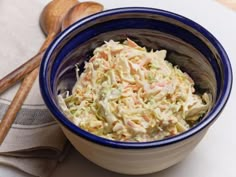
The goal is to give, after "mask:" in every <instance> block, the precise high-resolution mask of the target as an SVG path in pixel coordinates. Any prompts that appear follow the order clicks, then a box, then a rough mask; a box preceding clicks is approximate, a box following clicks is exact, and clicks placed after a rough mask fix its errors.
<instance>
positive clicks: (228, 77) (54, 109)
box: [39, 7, 233, 149]
mask: <svg viewBox="0 0 236 177" xmlns="http://www.w3.org/2000/svg"><path fill="white" fill-rule="evenodd" d="M122 13H150V14H158V15H161V16H165V17H169V18H173V19H175V20H177V21H180V22H182V23H184V24H186V25H188V26H190V27H192V28H195V29H196V30H197V31H198V32H200V33H201V34H203V35H204V37H206V38H207V39H208V40H209V41H210V42H211V43H212V45H213V46H214V47H215V48H216V49H217V51H218V52H219V55H220V58H221V62H222V63H223V66H222V67H223V71H224V80H225V82H224V84H223V86H222V87H223V88H222V90H223V91H222V94H221V95H220V96H219V98H218V100H217V102H216V103H215V105H214V107H213V108H212V110H211V111H210V112H209V114H208V115H207V116H206V117H205V118H204V119H203V120H202V121H201V122H199V123H198V124H197V125H195V126H194V127H192V128H190V129H189V130H187V131H185V132H183V133H181V134H179V135H176V136H173V137H169V138H165V139H162V140H156V141H150V142H122V141H114V140H109V139H105V138H102V137H99V136H96V135H94V134H91V133H89V132H87V131H85V130H83V129H81V128H79V127H77V126H76V125H75V124H73V123H72V122H71V121H70V120H68V119H67V118H66V116H65V115H64V114H63V113H62V112H61V111H60V110H59V108H58V106H57V104H56V103H55V101H54V100H53V99H52V98H51V94H50V91H49V90H50V89H49V88H50V86H49V85H48V82H47V68H48V63H49V60H50V57H51V55H52V54H53V51H54V49H55V48H56V47H57V46H58V44H59V43H60V42H61V41H62V40H63V39H64V38H65V37H66V36H67V35H68V34H70V33H71V32H73V31H74V30H76V29H77V28H79V27H80V26H82V25H84V24H85V23H89V22H91V21H92V20H94V19H97V18H101V17H105V16H109V15H114V14H122ZM39 84H40V91H41V95H42V97H43V100H44V102H45V104H46V106H47V107H48V109H49V110H50V112H51V113H52V114H53V116H54V117H55V118H56V120H57V121H59V122H60V123H61V124H62V125H63V126H64V127H66V128H67V129H69V130H70V131H72V132H73V133H74V134H76V135H78V136H80V137H82V138H85V139H87V140H89V141H92V142H93V143H96V144H100V145H103V146H107V147H113V148H121V149H143V148H153V147H161V146H165V145H170V144H173V143H177V142H180V141H183V140H185V139H187V138H189V137H191V136H193V135H195V134H196V133H198V132H200V131H201V130H203V129H204V128H207V127H208V125H210V124H211V123H213V122H214V120H216V118H217V117H218V116H219V114H220V113H221V112H222V110H223V108H224V106H225V104H226V103H227V100H228V98H229V96H230V92H231V89H232V84H233V73H232V68H231V64H230V60H229V58H228V56H227V53H226V52H225V50H224V48H223V47H222V45H221V44H220V42H219V41H218V40H217V39H216V38H215V37H214V36H213V35H212V34H211V33H210V32H209V31H208V30H206V29H205V28H204V27H202V26H201V25H199V24H198V23H196V22H194V21H192V20H190V19H188V18H186V17H184V16H181V15H178V14H176V13H173V12H169V11H166V10H161V9H156V8H149V7H124V8H114V9H110V10H105V11H102V12H99V13H97V14H94V15H91V16H88V17H86V18H83V19H81V20H79V21H77V22H76V23H74V24H73V25H71V26H70V27H69V28H67V29H65V30H64V31H63V32H62V33H61V34H59V35H58V36H57V37H56V39H55V40H54V41H53V42H52V43H51V45H50V46H49V47H48V49H47V51H46V52H45V54H44V56H43V59H42V62H41V67H40V72H39Z"/></svg>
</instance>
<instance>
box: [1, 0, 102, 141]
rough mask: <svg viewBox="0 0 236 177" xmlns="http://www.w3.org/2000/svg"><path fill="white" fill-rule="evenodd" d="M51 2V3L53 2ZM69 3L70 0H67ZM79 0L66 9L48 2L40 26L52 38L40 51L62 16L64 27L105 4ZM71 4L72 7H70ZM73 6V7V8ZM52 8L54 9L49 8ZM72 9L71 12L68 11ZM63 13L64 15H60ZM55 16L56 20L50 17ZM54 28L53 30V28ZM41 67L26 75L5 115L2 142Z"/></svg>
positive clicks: (98, 10)
mask: <svg viewBox="0 0 236 177" xmlns="http://www.w3.org/2000/svg"><path fill="white" fill-rule="evenodd" d="M56 1H57V2H58V3H59V2H61V3H63V2H64V1H63V0H54V1H53V2H54V3H55V2H56ZM53 2H51V3H53ZM66 2H67V3H68V1H66ZM75 2H76V3H77V2H78V1H74V3H71V4H67V5H68V6H67V7H65V6H64V11H63V9H60V7H61V6H59V5H58V4H56V5H55V6H53V5H50V4H51V3H50V4H48V6H47V7H48V8H47V7H45V9H46V10H45V9H44V11H43V12H42V15H41V17H40V26H41V28H42V30H43V31H44V33H45V34H48V37H49V36H51V37H50V39H48V40H46V41H45V43H44V44H43V45H42V47H41V49H40V51H42V50H45V48H47V47H48V45H49V44H50V42H51V41H52V39H53V38H54V37H55V36H56V34H57V33H58V32H59V31H60V26H58V25H61V24H62V18H64V20H63V22H64V21H66V23H65V25H64V27H63V29H64V28H65V27H67V26H68V25H71V24H73V23H74V22H75V21H76V20H79V19H81V18H83V17H85V16H87V15H92V14H94V13H97V12H100V11H102V10H103V6H102V5H101V4H99V3H95V2H83V3H79V4H78V3H77V5H74V4H76V3H75ZM69 5H70V8H69ZM53 7H54V8H55V9H57V8H58V9H60V10H62V11H61V12H59V11H60V10H57V13H58V14H57V15H55V13H52V12H54V10H55V9H53ZM72 7H73V8H72ZM50 8H52V9H53V10H49V9H50ZM69 9H71V10H70V12H68V11H69ZM64 12H68V14H67V15H65V13H64ZM60 13H61V14H63V13H64V14H63V15H60ZM52 16H53V18H54V20H52V19H50V18H52ZM52 29H53V30H52ZM38 71H39V68H36V69H35V70H33V71H32V72H31V73H30V74H29V75H28V76H27V77H25V79H24V81H23V82H22V84H21V86H20V88H19V90H18V92H17V93H16V95H15V97H14V99H13V101H12V103H11V104H10V106H9V108H8V110H7V112H6V114H5V115H4V117H3V119H2V122H1V124H0V144H2V142H3V140H4V139H5V137H6V135H7V133H8V131H9V129H10V127H11V125H12V123H13V122H14V120H15V118H16V115H17V113H18V112H19V110H20V108H21V106H22V104H23V102H24V100H25V98H26V97H27V95H28V93H29V91H30V89H31V87H32V85H33V83H34V80H35V79H36V78H37V75H38Z"/></svg>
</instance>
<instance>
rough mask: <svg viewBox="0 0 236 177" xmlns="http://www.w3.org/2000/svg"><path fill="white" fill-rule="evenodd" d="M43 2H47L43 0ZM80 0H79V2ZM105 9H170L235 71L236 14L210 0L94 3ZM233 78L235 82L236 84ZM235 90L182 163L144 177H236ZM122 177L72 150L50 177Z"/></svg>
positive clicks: (2, 171)
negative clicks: (211, 38) (205, 34)
mask: <svg viewBox="0 0 236 177" xmlns="http://www.w3.org/2000/svg"><path fill="white" fill-rule="evenodd" d="M44 1H45V3H46V2H48V0H44ZM81 1H82V0H81ZM96 1H97V2H101V3H102V4H104V6H105V8H106V9H110V8H115V7H125V6H146V7H155V8H160V9H165V10H169V11H172V12H175V13H178V14H181V15H184V16H187V17H189V18H190V19H192V20H194V21H196V22H198V23H200V24H201V25H202V26H204V27H205V28H207V29H208V30H209V31H211V32H212V33H213V35H215V37H216V38H218V40H219V41H220V42H221V43H222V45H223V46H224V48H225V49H226V51H227V53H228V55H229V58H230V60H231V64H232V67H233V70H234V75H235V69H236V35H235V34H236V12H234V11H231V10H229V9H226V8H225V7H223V6H221V5H220V4H218V3H217V2H215V1H213V0H198V1H194V0H165V1H163V0H96ZM235 76H236V75H235ZM235 81H236V80H235V79H234V83H235ZM234 98H236V90H235V87H234V86H233V89H232V94H231V97H230V99H229V101H228V104H227V106H226V107H225V109H224V112H223V113H222V114H221V116H220V117H219V119H218V120H217V121H216V122H215V124H214V125H213V126H212V127H211V128H210V130H209V131H208V133H207V135H206V137H205V138H204V139H203V140H202V142H201V143H200V144H199V145H198V146H197V147H196V148H195V149H194V151H193V152H192V153H191V154H190V155H189V156H188V157H187V158H186V159H185V160H184V161H182V162H181V163H179V164H177V165H175V166H173V167H171V168H169V169H166V170H164V171H161V172H158V173H154V174H150V175H144V176H143V177H190V176H191V177H223V176H224V177H236V172H235V168H236V138H235V137H234V136H235V135H236V133H235V130H236V128H235V126H236V117H235V115H236V107H235V108H234V105H235V103H234ZM67 176H68V177H79V176H80V177H91V176H97V177H110V176H113V177H125V176H127V175H121V174H117V173H113V172H109V171H107V170H104V169H102V168H100V167H98V166H96V165H94V164H93V163H91V162H89V161H88V160H86V159H85V158H84V157H83V156H81V155H80V153H79V152H77V151H76V150H74V149H72V150H71V152H70V153H69V155H68V157H67V158H66V159H65V161H64V162H62V163H61V164H59V165H58V167H57V169H56V170H55V171H54V173H53V174H52V176H51V177H67ZM0 177H28V175H27V176H26V175H25V174H23V173H21V172H20V171H17V170H15V169H12V168H11V167H6V166H0Z"/></svg>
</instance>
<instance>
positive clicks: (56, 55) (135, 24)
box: [39, 7, 232, 174]
mask: <svg viewBox="0 0 236 177" xmlns="http://www.w3.org/2000/svg"><path fill="white" fill-rule="evenodd" d="M127 37H128V38H130V39H132V40H134V41H135V42H137V43H138V44H139V45H141V46H146V47H147V49H167V51H168V54H167V60H169V61H170V62H172V63H173V64H174V65H175V64H177V65H178V66H179V67H180V68H181V69H182V70H184V71H186V72H187V73H189V74H190V76H191V77H192V78H193V80H194V81H195V83H196V88H197V90H198V91H199V92H205V91H206V92H210V93H211V94H212V96H213V105H212V108H211V110H210V111H209V112H208V113H207V114H206V115H205V117H204V118H203V119H202V120H201V121H200V122H199V123H198V124H197V125H195V126H193V127H192V128H191V129H190V130H188V131H186V132H184V133H182V134H180V135H177V136H174V137H170V138H167V139H164V140H160V141H152V142H143V143H134V142H118V141H112V140H108V139H104V138H101V137H97V136H95V135H93V134H90V133H88V132H86V131H84V130H82V129H80V128H79V127H77V126H75V125H74V124H73V123H72V122H70V121H69V120H68V119H67V118H66V117H65V115H64V114H63V112H62V111H61V109H60V107H59V106H58V103H57V94H59V93H63V92H65V91H66V90H69V91H71V89H72V87H73V85H74V84H75V81H76V74H75V64H78V66H79V67H80V71H81V72H82V71H83V66H84V61H87V60H88V59H89V58H90V57H91V56H92V51H93V50H94V49H95V48H96V47H98V46H100V45H101V44H103V42H104V41H108V40H110V39H113V40H119V41H123V40H125V39H126V38H127ZM39 80H40V89H41V93H42V97H43V99H44V101H45V104H46V105H47V107H48V109H49V110H50V112H51V113H52V115H53V116H54V118H55V120H57V122H58V123H59V124H60V126H61V128H62V130H63V132H64V133H65V135H66V136H67V138H68V139H69V140H70V142H71V143H72V144H73V145H74V147H75V148H76V149H77V150H78V151H79V152H80V153H81V154H82V155H84V156H85V157H86V158H88V159H89V160H91V161H92V162H94V163H96V164H97V165H99V166H101V167H103V168H106V169H108V170H111V171H114V172H118V173H124V174H148V173H153V172H157V171H160V170H162V169H165V168H168V167H170V166H172V165H174V164H176V163H178V162H179V161H181V160H182V159H184V158H185V157H186V156H187V155H188V154H189V153H190V152H191V151H192V150H193V148H194V147H195V146H196V145H197V144H198V143H199V142H200V141H201V139H202V138H203V137H204V135H205V133H206V132H207V130H208V128H209V127H210V126H211V125H212V124H213V122H214V121H215V120H216V118H217V117H218V116H219V114H220V113H221V112H222V110H223V108H224V106H225V104H226V102H227V100H228V97H229V95H230V91H231V87H232V70H231V65H230V62H229V59H228V57H227V54H226V53H225V51H224V49H223V47H222V46H221V44H220V43H219V42H218V41H217V40H216V39H215V37H214V36H213V35H212V34H210V33H209V32H208V31H207V30H205V29H204V28H203V27H201V26H200V25H198V24H197V23H195V22H193V21H191V20H189V19H187V18H185V17H183V16H180V15H177V14H174V13H171V12H167V11H163V10H158V9H152V8H135V7H130V8H119V9H112V10H108V11H104V12H101V13H98V14H95V15H92V16H89V17H87V18H85V19H82V20H80V21H78V22H77V23H75V24H74V25H72V26H70V27H69V28H67V29H66V30H65V31H64V32H63V33H61V34H60V35H59V36H58V37H57V38H56V40H54V42H53V43H52V44H51V45H50V47H49V48H48V50H47V52H46V54H45V55H44V58H43V61H42V64H41V68H40V78H39ZM78 165H79V164H78Z"/></svg>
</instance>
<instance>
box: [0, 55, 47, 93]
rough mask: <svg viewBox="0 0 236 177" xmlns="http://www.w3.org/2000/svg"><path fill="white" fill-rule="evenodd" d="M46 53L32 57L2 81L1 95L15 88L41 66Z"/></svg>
mask: <svg viewBox="0 0 236 177" xmlns="http://www.w3.org/2000/svg"><path fill="white" fill-rule="evenodd" d="M43 54H44V51H42V52H39V53H38V54H37V55H35V56H34V57H32V58H31V59H30V60H28V61H27V62H26V63H24V64H23V65H21V66H19V67H18V68H16V69H15V70H14V71H12V72H11V73H9V74H8V75H6V76H5V77H3V78H2V79H1V80H0V94H1V93H3V92H4V91H6V90H7V89H8V88H10V87H11V86H13V85H14V84H15V83H16V82H17V81H19V80H21V79H23V78H24V77H25V76H26V75H27V74H29V73H30V72H31V71H32V70H33V69H35V68H36V67H38V66H39V64H40V61H41V59H42V57H43Z"/></svg>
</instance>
